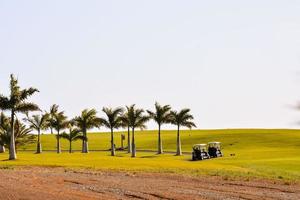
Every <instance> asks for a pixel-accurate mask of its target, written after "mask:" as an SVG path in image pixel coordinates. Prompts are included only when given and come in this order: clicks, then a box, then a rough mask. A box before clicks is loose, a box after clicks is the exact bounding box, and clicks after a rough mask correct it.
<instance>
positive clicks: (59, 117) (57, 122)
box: [53, 111, 69, 153]
mask: <svg viewBox="0 0 300 200" xmlns="http://www.w3.org/2000/svg"><path fill="white" fill-rule="evenodd" d="M68 124H69V122H68V120H67V116H65V114H64V112H63V111H61V112H59V113H57V114H56V115H54V118H53V128H54V129H55V130H56V131H57V135H56V152H57V153H61V147H60V132H61V131H62V130H64V129H66V128H67V127H68Z"/></svg>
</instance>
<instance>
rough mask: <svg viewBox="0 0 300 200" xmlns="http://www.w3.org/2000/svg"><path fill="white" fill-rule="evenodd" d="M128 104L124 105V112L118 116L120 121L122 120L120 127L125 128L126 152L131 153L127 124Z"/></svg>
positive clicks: (128, 126)
mask: <svg viewBox="0 0 300 200" xmlns="http://www.w3.org/2000/svg"><path fill="white" fill-rule="evenodd" d="M129 108H130V107H128V106H126V110H127V111H126V112H125V113H124V114H123V115H122V116H120V118H121V122H122V127H123V128H127V152H128V153H131V140H130V124H129V117H128V111H129Z"/></svg>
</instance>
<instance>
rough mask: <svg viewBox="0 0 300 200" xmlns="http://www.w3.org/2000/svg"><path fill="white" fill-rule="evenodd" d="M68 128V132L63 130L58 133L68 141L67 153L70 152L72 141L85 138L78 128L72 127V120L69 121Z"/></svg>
mask: <svg viewBox="0 0 300 200" xmlns="http://www.w3.org/2000/svg"><path fill="white" fill-rule="evenodd" d="M68 128H69V133H65V132H64V133H62V134H61V135H60V137H61V138H64V139H67V140H68V141H69V153H72V142H73V141H76V140H84V139H85V138H84V136H83V135H82V133H81V131H80V129H77V128H73V123H72V122H70V123H69V125H68Z"/></svg>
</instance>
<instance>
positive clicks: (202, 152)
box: [192, 144, 210, 160]
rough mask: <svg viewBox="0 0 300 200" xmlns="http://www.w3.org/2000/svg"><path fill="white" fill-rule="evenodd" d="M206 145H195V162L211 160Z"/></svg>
mask: <svg viewBox="0 0 300 200" xmlns="http://www.w3.org/2000/svg"><path fill="white" fill-rule="evenodd" d="M206 146H207V145H206V144H195V145H194V146H193V153H192V159H193V160H204V159H209V158H210V157H209V154H208V153H207V147H206Z"/></svg>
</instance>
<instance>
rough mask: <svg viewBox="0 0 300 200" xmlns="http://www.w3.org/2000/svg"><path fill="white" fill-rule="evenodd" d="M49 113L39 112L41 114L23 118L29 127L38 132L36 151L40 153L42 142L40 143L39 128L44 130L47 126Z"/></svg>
mask: <svg viewBox="0 0 300 200" xmlns="http://www.w3.org/2000/svg"><path fill="white" fill-rule="evenodd" d="M48 118H49V114H48V113H45V114H41V115H33V116H32V117H29V116H28V115H27V118H25V119H24V120H25V121H26V122H28V123H29V124H30V128H31V129H34V130H36V131H37V132H38V140H37V148H36V153H42V144H41V130H45V129H46V128H47V123H48Z"/></svg>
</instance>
